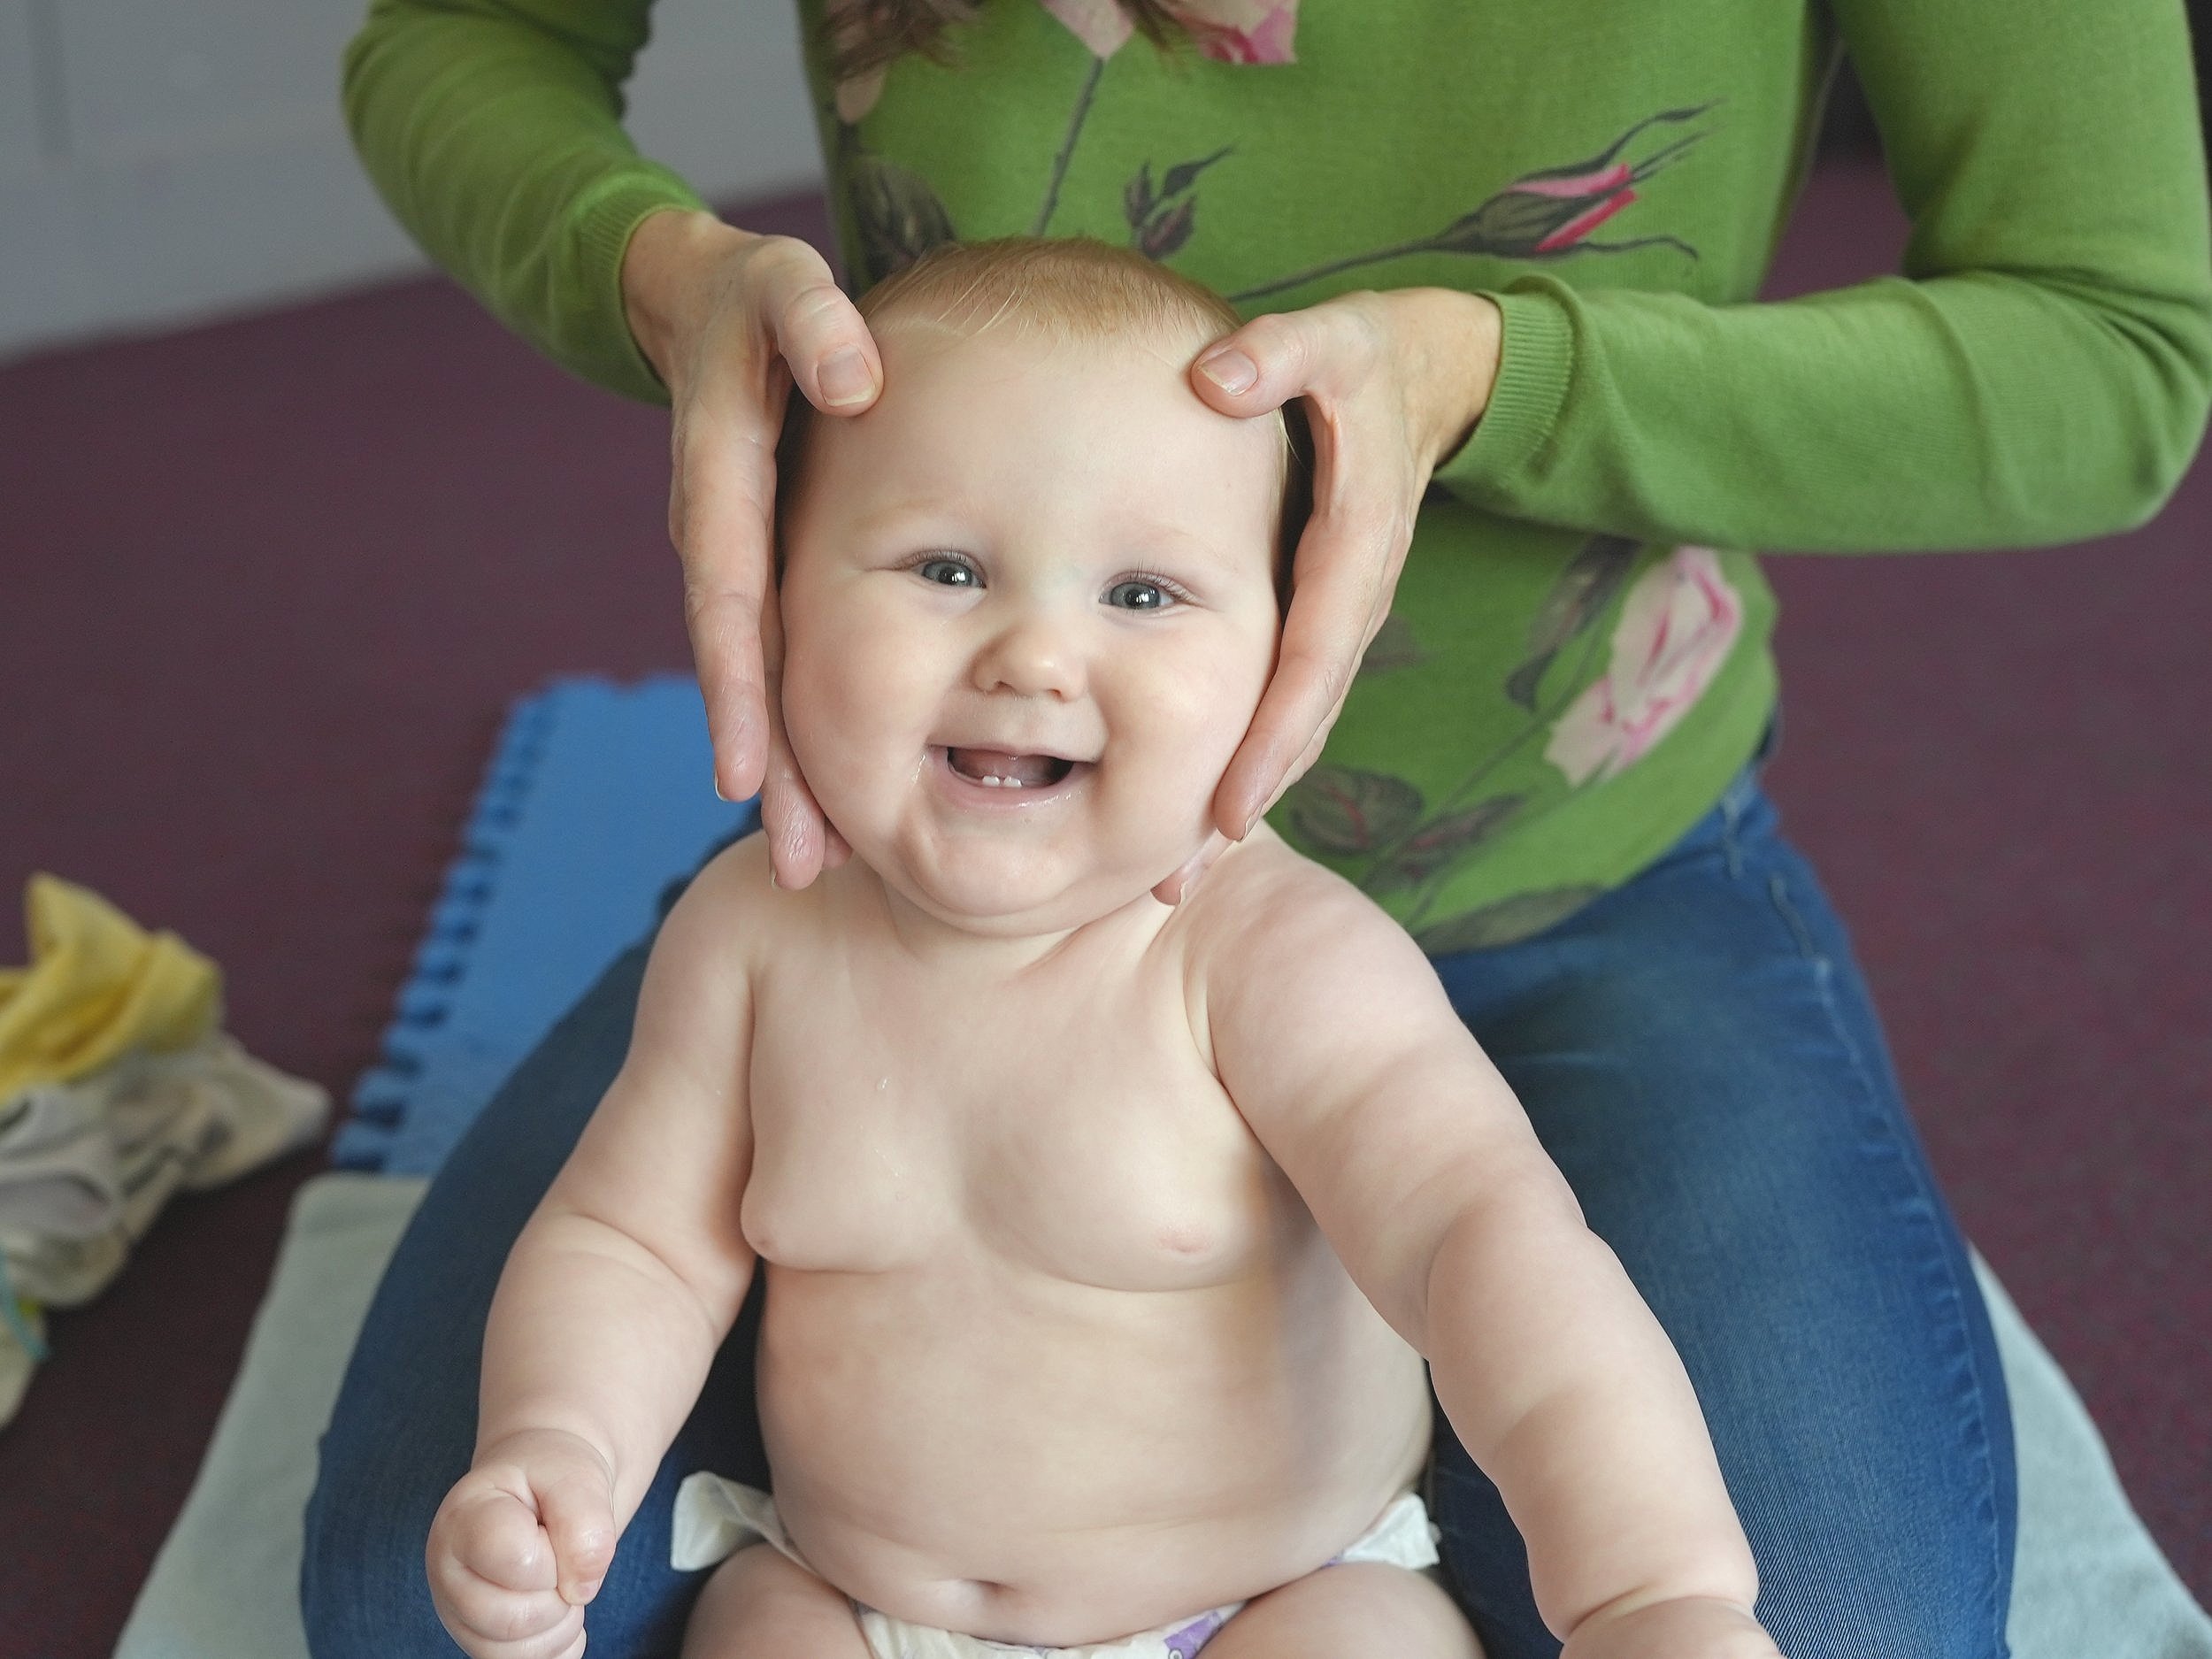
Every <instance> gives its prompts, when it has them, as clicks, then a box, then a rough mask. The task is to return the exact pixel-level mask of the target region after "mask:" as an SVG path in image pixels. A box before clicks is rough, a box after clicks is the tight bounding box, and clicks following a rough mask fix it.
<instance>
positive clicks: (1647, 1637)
mask: <svg viewBox="0 0 2212 1659" xmlns="http://www.w3.org/2000/svg"><path fill="white" fill-rule="evenodd" d="M1559 1659H1782V1650H1781V1649H1780V1648H1778V1647H1776V1646H1775V1645H1774V1638H1773V1637H1771V1636H1770V1635H1768V1634H1767V1633H1766V1632H1765V1631H1764V1630H1763V1629H1762V1628H1761V1627H1760V1624H1759V1621H1758V1620H1757V1619H1755V1618H1754V1617H1751V1615H1750V1613H1749V1612H1748V1611H1747V1609H1743V1608H1741V1607H1739V1606H1737V1605H1736V1603H1734V1602H1733V1601H1720V1600H1718V1599H1717V1598H1716V1597H1712V1596H1682V1597H1679V1598H1678V1599H1676V1600H1674V1601H1647V1602H1646V1603H1645V1604H1644V1605H1643V1606H1641V1607H1639V1608H1637V1609H1635V1610H1634V1611H1633V1612H1628V1613H1609V1612H1607V1611H1605V1610H1604V1609H1600V1610H1599V1611H1597V1612H1595V1613H1593V1614H1591V1615H1590V1617H1587V1618H1586V1619H1584V1620H1583V1621H1582V1623H1581V1624H1578V1625H1576V1626H1575V1631H1574V1634H1573V1635H1572V1636H1571V1637H1569V1638H1568V1639H1567V1645H1566V1647H1564V1648H1563V1649H1562V1650H1561V1652H1560V1655H1559Z"/></svg>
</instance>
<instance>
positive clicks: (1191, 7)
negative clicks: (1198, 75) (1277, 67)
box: [1038, 0, 1298, 64]
mask: <svg viewBox="0 0 2212 1659" xmlns="http://www.w3.org/2000/svg"><path fill="white" fill-rule="evenodd" d="M1038 4H1041V5H1042V6H1043V7H1044V9H1045V10H1046V11H1048V12H1051V13H1052V15H1053V16H1054V17H1056V18H1057V19H1060V21H1061V22H1063V23H1064V24H1065V25H1066V26H1067V27H1068V29H1069V31H1070V32H1071V34H1073V35H1074V36H1075V37H1076V39H1078V40H1079V41H1081V42H1083V44H1084V45H1085V46H1087V47H1088V48H1089V49H1090V53H1091V56H1092V57H1094V58H1111V57H1112V56H1113V55H1114V54H1115V53H1116V52H1118V51H1119V50H1121V49H1122V48H1123V47H1124V46H1126V45H1127V44H1128V43H1129V36H1130V35H1131V33H1132V32H1133V28H1134V26H1133V24H1132V23H1131V22H1130V20H1129V13H1128V12H1127V11H1126V10H1125V9H1124V8H1123V6H1122V5H1121V4H1120V0H1038ZM1168 10H1169V11H1171V12H1173V13H1174V14H1175V19H1176V21H1178V22H1179V23H1180V24H1182V26H1183V27H1185V28H1187V29H1188V30H1189V31H1190V37H1191V42H1192V43H1193V44H1194V45H1195V46H1196V47H1197V48H1198V50H1200V51H1202V52H1203V53H1204V54H1205V55H1206V56H1207V57H1209V58H1214V59H1216V60H1217V61H1219V62H1221V63H1225V64H1288V63H1294V62H1296V61H1297V53H1296V51H1295V50H1294V45H1293V40H1294V36H1295V35H1296V34H1297V32H1298V0H1170V4H1169V6H1168Z"/></svg>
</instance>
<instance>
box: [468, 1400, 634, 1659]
mask: <svg viewBox="0 0 2212 1659" xmlns="http://www.w3.org/2000/svg"><path fill="white" fill-rule="evenodd" d="M615 1533H616V1527H615V1519H614V1476H613V1471H611V1470H610V1469H609V1468H608V1466H607V1461H606V1459H605V1458H604V1457H603V1456H602V1455H600V1454H599V1452H598V1450H597V1449H596V1448H594V1447H593V1446H592V1445H591V1444H590V1442H588V1441H587V1440H583V1439H581V1438H580V1437H579V1436H577V1435H574V1434H571V1433H568V1432H565V1431H564V1430H559V1429H531V1430H526V1431H525V1432H521V1433H518V1434H511V1435H508V1436H506V1437H505V1438H504V1439H503V1440H499V1441H497V1442H496V1443H495V1444H493V1445H490V1446H487V1447H483V1448H480V1450H479V1451H478V1452H477V1455H476V1463H475V1465H474V1466H473V1467H472V1468H471V1469H470V1471H468V1473H467V1474H465V1475H464V1476H462V1477H461V1479H460V1480H459V1481H458V1482H457V1483H456V1484H455V1486H454V1488H453V1490H452V1491H450V1492H449V1493H448V1494H446V1498H445V1502H443V1503H442V1504H440V1505H439V1506H438V1516H437V1519H436V1520H434V1522H432V1523H431V1526H430V1544H429V1548H428V1549H427V1551H426V1561H425V1565H426V1567H427V1569H428V1571H429V1574H430V1595H431V1600H432V1601H434V1603H435V1604H436V1606H437V1609H438V1617H439V1618H440V1619H441V1620H442V1621H443V1623H444V1624H445V1627H446V1631H447V1633H448V1634H449V1635H450V1636H451V1637H452V1638H453V1640H455V1641H457V1642H458V1643H459V1644H460V1645H461V1647H462V1649H463V1650H464V1651H465V1652H466V1653H467V1654H469V1655H471V1659H576V1655H580V1654H581V1653H582V1652H583V1650H584V1604H585V1603H586V1602H587V1601H590V1600H591V1599H592V1597H593V1596H595V1595H596V1594H598V1593H599V1584H600V1580H601V1579H603V1578H605V1577H606V1573H607V1567H608V1564H609V1563H611V1562H612V1561H613V1559H614V1545H615Z"/></svg>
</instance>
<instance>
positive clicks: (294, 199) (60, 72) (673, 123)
mask: <svg viewBox="0 0 2212 1659" xmlns="http://www.w3.org/2000/svg"><path fill="white" fill-rule="evenodd" d="M364 11H365V0H0V357H10V356H16V355H19V354H21V353H23V352H25V351H27V350H30V349H36V348H39V347H44V346H51V345H56V344H60V343H64V342H73V341H77V340H81V339H84V338H87V337H90V336H95V335H99V334H109V333H113V332H118V331H124V330H144V329H153V328H162V327H169V326H176V325H178V324H180V323H186V322H191V321H196V320H199V319H204V318H207V317H212V316H219V315H224V314H227V313H233V312H237V311H250V310H253V309H255V308H257V307H258V306H262V305H266V304H269V303H274V302H280V301H285V300H292V299H298V298H302V297H304V296H310V295H313V294H317V293H322V292H326V291H328V290H330V289H333V288H345V287H349V286H353V285H356V284H358V283H361V282H364V281H371V280H377V279H380V278H383V277H388V276H392V275H396V274H401V273H407V272H411V271H414V270H419V269H420V268H421V266H422V259H421V256H420V255H419V254H418V253H417V252H416V251H415V249H414V246H413V244H412V243H411V242H409V241H408V240H407V238H406V236H405V235H404V234H403V233H402V232H401V231H400V229H399V228H398V227H397V226H396V225H395V224H394V223H393V222H392V220H391V219H390V217H389V216H388V214H387V213H386V212H385V211H384V207H383V204H381V203H380V202H379V201H378V199H377V197H376V195H375V193H374V192H373V190H372V189H371V188H370V187H369V184H368V181H367V180H366V179H365V177H364V176H363V174H362V173H361V170H360V167H359V165H358V164H357V162H356V161H355V159H354V156H353V150H352V147H351V145H350V143H349V142H348V140H347V137H346V134H345V127H344V123H343V121H342V118H341V116H340V113H339V109H338V59H339V54H340V51H341V50H342V48H343V46H344V44H345V42H346V40H347V38H348V37H349V35H351V34H352V33H353V31H354V29H355V28H356V27H357V25H358V24H359V21H360V19H361V16H362V14H363V12H364ZM629 126H630V130H631V132H632V134H633V135H634V137H635V138H636V139H637V141H638V143H639V145H640V147H641V148H642V149H643V150H645V151H646V153H648V154H649V155H651V156H654V157H657V158H658V159H660V160H662V161H665V162H667V163H668V164H669V165H672V166H673V167H675V168H676V169H677V170H678V171H680V172H681V173H684V174H685V176H687V178H688V179H690V180H691V181H692V182H693V184H695V186H696V187H697V188H699V189H700V190H701V192H702V193H703V194H704V195H705V196H707V197H708V198H709V199H710V200H716V201H729V200H733V199H742V198H744V197H746V196H765V195H771V194H774V193H777V192H780V191H785V190H789V189H793V188H798V187H801V186H803V185H806V184H810V183H814V182H818V180H819V179H820V177H821V158H820V155H819V153H818V150H817V148H816V143H815V136H814V125H813V122H812V120H811V119H810V116H809V113H808V110H807V100H806V90H805V86H804V82H803V81H802V79H801V76H800V71H799V50H798V39H797V23H796V10H795V7H794V6H793V5H792V4H790V0H659V4H657V5H656V7H655V9H654V39H653V42H652V44H651V45H650V46H649V48H648V49H647V50H646V52H645V54H644V56H643V58H641V60H640V62H639V66H638V73H637V75H636V77H635V78H634V80H633V81H632V82H631V88H630V116H629Z"/></svg>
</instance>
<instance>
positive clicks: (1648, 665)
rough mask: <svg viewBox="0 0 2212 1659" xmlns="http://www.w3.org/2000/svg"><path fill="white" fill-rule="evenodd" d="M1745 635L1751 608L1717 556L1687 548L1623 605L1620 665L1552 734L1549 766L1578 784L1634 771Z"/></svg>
mask: <svg viewBox="0 0 2212 1659" xmlns="http://www.w3.org/2000/svg"><path fill="white" fill-rule="evenodd" d="M1742 630H1743V599H1742V596H1741V595H1739V594H1738V593H1737V592H1736V590H1735V589H1734V588H1732V587H1730V586H1729V584H1728V579H1727V578H1726V577H1725V576H1724V575H1723V574H1722V573H1721V568H1720V558H1719V556H1718V555H1717V554H1716V553H1715V552H1714V551H1713V550H1712V549H1710V548H1702V547H1678V548H1677V549H1674V551H1673V552H1672V553H1671V554H1670V555H1669V556H1668V557H1665V558H1663V559H1662V560H1660V561H1659V562H1658V563H1657V564H1655V565H1653V566H1652V567H1651V568H1650V569H1649V570H1647V571H1646V572H1644V573H1643V574H1642V575H1641V576H1640V577H1638V578H1637V579H1636V585H1635V586H1634V587H1633V588H1630V589H1629V591H1628V597H1627V599H1626V600H1624V602H1623V603H1622V605H1621V614H1620V620H1619V621H1618V622H1617V623H1616V624H1615V625H1614V628H1613V657H1612V661H1611V662H1610V663H1609V664H1607V667H1606V671H1605V672H1604V674H1603V675H1601V677H1600V678H1599V679H1598V680H1597V681H1596V683H1595V684H1594V685H1591V686H1588V687H1585V688H1584V690H1583V692H1582V694H1581V695H1579V696H1578V697H1577V698H1576V699H1575V700H1574V702H1573V703H1571V704H1569V705H1568V707H1567V710H1566V711H1565V712H1564V713H1563V714H1562V715H1561V716H1560V717H1559V719H1558V722H1557V724H1555V726H1553V727H1552V734H1551V739H1550V741H1549V742H1548V744H1547V745H1546V747H1545V749H1544V758H1545V759H1546V760H1548V761H1549V762H1550V763H1551V764H1553V765H1555V766H1556V767H1558V768H1559V770H1560V771H1561V772H1564V773H1566V775H1567V781H1568V782H1570V783H1572V784H1577V785H1579V784H1582V783H1586V782H1587V781H1589V780H1592V779H1595V780H1599V781H1601V782H1602V781H1603V780H1605V779H1607V778H1610V777H1612V776H1614V775H1615V774H1616V773H1617V772H1624V771H1625V770H1626V769H1627V768H1629V767H1630V766H1632V765H1634V764H1636V763H1637V762H1638V761H1639V760H1641V759H1642V758H1643V757H1645V756H1646V755H1647V754H1649V753H1650V752H1651V750H1652V749H1653V748H1654V747H1655V745H1656V744H1657V743H1658V741H1659V740H1660V739H1661V738H1663V737H1664V736H1666V734H1667V733H1669V732H1671V731H1672V730H1673V729H1674V728H1675V727H1676V726H1678V725H1679V724H1680V723H1681V719H1682V717H1683V716H1684V715H1685V714H1687V713H1688V712H1689V711H1690V710H1691V709H1692V708H1693V707H1694V706H1695V704H1696V703H1697V700H1698V699H1699V698H1700V697H1701V696H1703V695H1705V688H1706V687H1708V686H1709V685H1711V684H1712V682H1713V677H1714V675H1716V674H1717V673H1718V672H1720V668H1721V664H1724V663H1725V662H1726V661H1727V660H1728V653H1729V652H1730V651H1731V650H1732V649H1734V646H1735V643H1736V636H1737V634H1740V633H1741V632H1742Z"/></svg>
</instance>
